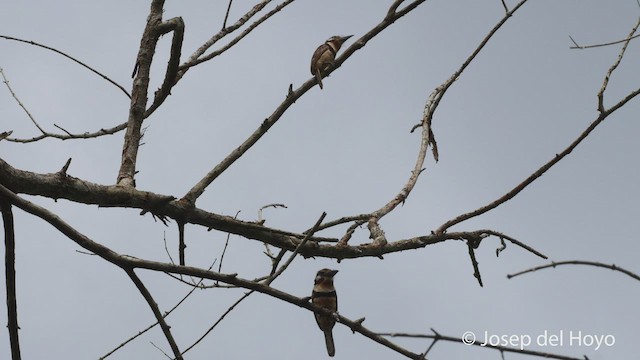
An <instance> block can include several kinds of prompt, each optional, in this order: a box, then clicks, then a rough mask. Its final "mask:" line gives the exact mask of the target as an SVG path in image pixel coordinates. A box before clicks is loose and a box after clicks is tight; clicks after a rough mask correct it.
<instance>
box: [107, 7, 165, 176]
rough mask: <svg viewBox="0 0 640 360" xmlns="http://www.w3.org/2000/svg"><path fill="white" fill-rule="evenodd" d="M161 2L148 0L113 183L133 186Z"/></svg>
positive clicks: (158, 27) (156, 42)
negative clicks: (125, 129)
mask: <svg viewBox="0 0 640 360" xmlns="http://www.w3.org/2000/svg"><path fill="white" fill-rule="evenodd" d="M163 6H164V0H153V1H152V2H151V9H150V11H149V17H148V18H147V25H146V26H145V29H144V32H143V34H142V39H141V41H140V49H139V50H138V55H137V57H136V65H135V70H134V75H135V79H134V80H133V90H132V98H131V106H130V107H129V118H128V120H127V131H126V132H125V135H124V143H123V146H122V161H121V164H120V171H119V172H118V180H117V184H119V185H122V186H126V187H135V180H134V177H135V172H136V161H137V158H138V147H139V146H140V140H141V139H142V133H141V129H142V122H143V121H144V113H145V110H146V106H147V95H148V92H149V80H150V74H151V61H152V60H153V55H154V53H155V50H156V45H157V44H158V39H159V37H160V35H161V32H160V31H161V25H162V11H163V9H162V8H163Z"/></svg>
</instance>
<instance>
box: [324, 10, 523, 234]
mask: <svg viewBox="0 0 640 360" xmlns="http://www.w3.org/2000/svg"><path fill="white" fill-rule="evenodd" d="M402 2H403V1H395V2H394V3H393V4H392V5H391V7H390V8H389V11H388V13H387V16H386V18H385V20H387V21H395V20H396V19H397V18H399V17H401V16H403V15H404V14H406V13H407V12H409V11H411V10H412V9H413V8H415V6H417V5H419V3H420V2H419V1H415V2H413V3H411V4H409V5H407V6H406V7H404V8H403V9H402V10H400V11H399V12H398V11H397V8H398V7H399V6H400V4H401V3H402ZM526 2H527V0H522V1H521V2H520V3H518V4H517V5H516V6H515V7H514V8H513V9H512V10H511V11H507V13H506V14H505V15H504V16H503V17H502V19H501V20H500V21H499V22H498V23H497V24H496V25H495V26H494V27H493V29H491V31H489V33H488V34H487V35H486V36H485V37H484V39H482V41H481V42H480V44H479V45H478V46H477V47H476V48H475V49H474V51H473V52H472V54H471V55H470V56H469V57H468V58H467V59H466V60H465V61H464V62H463V63H462V65H461V66H460V68H459V69H458V70H456V72H455V73H454V74H453V75H452V76H451V77H450V78H449V79H448V80H447V81H446V82H445V83H443V84H442V85H440V86H438V87H437V88H436V89H435V90H434V91H433V92H432V94H431V96H430V97H429V100H428V101H427V105H426V106H425V111H424V116H423V119H422V122H421V124H418V125H416V126H414V128H413V129H412V132H413V131H414V130H415V129H416V128H417V127H420V126H422V135H421V138H420V149H419V151H418V156H417V159H416V162H415V165H414V167H413V170H412V171H411V176H410V177H409V179H408V180H407V182H406V184H405V185H404V186H403V187H402V189H401V190H400V192H399V193H398V194H397V195H396V196H395V197H394V198H393V199H391V200H390V201H389V202H388V203H386V204H385V205H384V206H382V207H381V208H380V209H378V210H375V211H374V212H372V213H371V214H368V215H365V216H366V218H367V219H368V221H369V223H368V228H369V232H370V238H371V239H373V241H374V243H376V244H382V243H384V242H386V238H385V235H384V231H383V230H382V229H381V228H380V226H379V224H378V221H379V220H380V219H381V218H382V217H384V216H385V215H387V214H389V213H390V212H392V211H393V210H394V209H395V208H396V207H397V206H398V205H400V204H402V203H404V201H405V200H406V199H407V197H408V196H409V194H410V193H411V191H412V190H413V188H414V187H415V185H416V183H417V182H418V177H419V176H420V174H421V173H422V172H423V171H424V168H423V166H424V162H425V159H426V154H427V150H428V149H429V146H431V147H432V151H433V156H434V158H435V160H436V161H438V147H437V143H436V141H435V138H434V135H433V132H432V130H431V120H432V118H433V114H434V112H435V110H436V108H437V107H438V104H439V102H440V99H441V98H442V97H443V96H444V94H445V93H446V92H447V90H448V89H449V87H450V86H451V85H452V84H453V83H454V82H455V81H456V80H457V79H458V78H459V77H460V75H462V72H463V71H464V70H465V69H466V68H467V66H469V64H471V62H472V61H473V60H474V59H475V57H476V56H477V55H478V54H479V53H480V51H481V50H482V49H483V48H484V46H485V45H486V44H487V43H488V42H489V40H490V39H491V38H492V37H493V35H494V34H495V33H496V32H497V31H498V30H499V29H500V28H501V27H502V26H503V25H504V24H505V23H506V22H507V20H508V19H509V18H510V17H511V16H512V15H513V14H514V13H515V12H516V11H517V10H518V9H519V8H520V7H521V6H522V5H524V4H525V3H526ZM383 24H384V22H383V23H382V24H381V25H383ZM379 27H381V26H380V25H379V26H378V27H376V28H374V29H373V30H371V31H370V32H369V33H367V35H365V36H363V37H362V38H361V39H359V40H358V41H356V43H355V44H354V45H352V46H351V47H350V48H349V49H347V50H345V53H344V54H343V56H347V55H348V54H350V52H349V51H350V50H351V49H352V48H356V47H358V46H360V43H362V45H364V43H366V40H363V39H366V38H370V37H373V36H374V35H375V34H377V33H378V32H380V31H382V29H384V27H381V28H380V29H379ZM353 51H355V50H353ZM353 51H352V52H353ZM352 52H351V53H352ZM343 56H341V58H342V57H343ZM336 62H338V61H337V60H336ZM340 63H341V62H340ZM361 216H362V215H358V219H357V220H363V219H362V218H360V217H361ZM343 219H345V218H343ZM342 222H344V221H343V220H341V219H339V220H336V221H333V222H331V223H328V224H323V225H322V227H321V228H322V229H324V228H327V227H330V226H334V225H337V224H340V223H342ZM359 225H360V223H359V222H356V223H355V224H353V226H352V227H350V228H349V230H348V231H347V233H346V234H345V236H344V237H343V238H342V239H341V241H340V245H346V243H347V241H348V240H349V238H350V237H351V233H353V230H354V228H355V227H357V226H359Z"/></svg>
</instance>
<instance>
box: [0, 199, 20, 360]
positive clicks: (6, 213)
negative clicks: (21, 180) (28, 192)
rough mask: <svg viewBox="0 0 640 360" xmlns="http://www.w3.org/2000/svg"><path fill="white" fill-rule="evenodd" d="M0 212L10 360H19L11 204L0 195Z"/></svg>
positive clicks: (14, 242)
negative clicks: (2, 231) (2, 232)
mask: <svg viewBox="0 0 640 360" xmlns="http://www.w3.org/2000/svg"><path fill="white" fill-rule="evenodd" d="M0 212H2V223H3V225H4V226H3V227H4V271H5V291H6V294H7V328H8V329H9V344H10V347H11V359H12V360H20V359H21V357H20V340H19V336H18V330H19V329H20V327H19V326H18V302H17V296H16V237H15V227H14V225H15V224H14V222H13V211H12V210H11V203H10V202H9V201H8V200H7V199H5V197H4V196H2V195H0Z"/></svg>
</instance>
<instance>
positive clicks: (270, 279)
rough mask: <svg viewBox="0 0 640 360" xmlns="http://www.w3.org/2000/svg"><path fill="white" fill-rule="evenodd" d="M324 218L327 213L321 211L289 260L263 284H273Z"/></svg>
mask: <svg viewBox="0 0 640 360" xmlns="http://www.w3.org/2000/svg"><path fill="white" fill-rule="evenodd" d="M325 216H327V213H326V212H324V211H323V212H322V214H321V215H320V218H319V219H318V221H316V223H315V224H314V225H313V227H312V228H311V231H310V232H308V233H307V235H306V236H305V237H304V239H302V241H300V244H298V246H297V247H296V249H295V250H293V252H292V253H291V256H289V259H287V261H285V263H284V264H282V266H280V268H279V269H278V270H277V271H276V272H275V273H274V274H273V275H271V276H269V278H267V279H266V280H265V281H264V284H266V285H270V284H271V283H272V282H273V280H275V279H276V278H277V277H278V276H280V275H281V274H282V273H283V272H284V271H285V270H286V269H287V267H289V265H291V262H293V259H294V258H295V257H296V256H297V255H298V253H299V252H300V249H302V248H304V246H305V245H306V244H307V241H309V239H310V238H311V237H312V236H313V234H315V232H316V231H317V230H318V226H320V224H322V220H324V218H325Z"/></svg>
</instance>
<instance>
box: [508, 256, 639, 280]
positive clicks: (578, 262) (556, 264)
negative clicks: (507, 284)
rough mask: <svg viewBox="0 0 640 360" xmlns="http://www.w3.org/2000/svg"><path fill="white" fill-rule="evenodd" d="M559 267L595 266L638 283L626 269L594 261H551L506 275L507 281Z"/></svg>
mask: <svg viewBox="0 0 640 360" xmlns="http://www.w3.org/2000/svg"><path fill="white" fill-rule="evenodd" d="M561 265H587V266H595V267H600V268H605V269H611V270H613V271H618V272H621V273H623V274H625V275H627V276H629V277H631V278H632V279H635V280H638V281H640V275H638V274H636V273H634V272H631V271H629V270H627V269H624V268H621V267H619V266H617V265H616V264H604V263H601V262H596V261H586V260H565V261H553V262H551V263H550V264H547V265H541V266H536V267H533V268H531V269H527V270H522V271H520V272H517V273H515V274H508V275H507V279H511V278H514V277H516V276H520V275H524V274H527V273H531V272H535V271H538V270H543V269H548V268H554V269H555V267H556V266H561Z"/></svg>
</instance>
